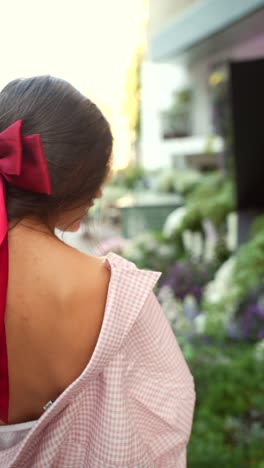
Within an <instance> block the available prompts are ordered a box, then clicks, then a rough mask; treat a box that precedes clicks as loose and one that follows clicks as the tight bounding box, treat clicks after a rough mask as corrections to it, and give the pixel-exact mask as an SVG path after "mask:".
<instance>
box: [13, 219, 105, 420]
mask: <svg viewBox="0 0 264 468" xmlns="http://www.w3.org/2000/svg"><path fill="white" fill-rule="evenodd" d="M25 225H26V226H27V227H25V226H23V225H18V226H16V227H14V228H13V229H12V230H11V231H10V233H9V284H8V295H7V308H6V334H7V348H8V361H9V385H10V404H9V421H10V423H17V422H22V421H23V422H24V421H29V420H33V419H36V418H38V417H39V416H40V415H41V414H42V413H43V406H44V405H45V404H46V403H47V402H48V401H50V400H51V401H53V400H54V399H56V398H57V397H58V396H59V394H60V393H61V392H62V391H63V390H64V389H65V388H66V387H67V386H68V385H69V384H70V383H71V382H72V381H73V380H74V379H76V378H77V377H78V375H79V374H80V373H81V371H82V370H83V369H84V367H85V366H86V365H87V364H88V362H89V359H90V357H91V355H92V352H93V350H94V347H95V344H96V341H97V338H98V335H99V333H100V328H101V324H102V320H103V315H104V307H105V301H106V295H107V288H108V282H109V271H108V270H107V269H106V268H105V266H104V265H103V260H102V259H100V258H95V257H89V256H87V255H84V254H82V253H80V252H78V251H76V250H75V249H72V248H71V247H69V246H67V245H65V244H63V243H62V242H61V241H60V240H59V239H57V238H55V237H54V236H51V235H50V234H49V233H48V231H46V232H45V229H44V232H42V231H41V230H36V227H34V225H33V226H32V225H30V224H26V223H25Z"/></svg>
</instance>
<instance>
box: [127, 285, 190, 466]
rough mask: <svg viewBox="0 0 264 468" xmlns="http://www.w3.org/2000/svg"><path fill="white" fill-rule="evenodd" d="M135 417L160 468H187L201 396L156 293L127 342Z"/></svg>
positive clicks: (128, 371)
mask: <svg viewBox="0 0 264 468" xmlns="http://www.w3.org/2000/svg"><path fill="white" fill-rule="evenodd" d="M126 344H127V352H128V358H127V359H128V367H127V376H126V377H127V389H128V393H129V401H130V410H131V418H132V420H133V422H134V425H135V428H136V430H137V433H138V434H139V436H140V437H141V440H142V443H143V444H144V446H145V447H146V451H147V453H148V455H149V458H150V460H151V462H152V463H153V466H154V467H157V468H185V467H186V446H187V444H188V441H189V437H190V432H191V427H192V418H193V410H194V403H195V391H194V382H193V378H192V375H191V373H190V371H189V369H188V366H187V364H186V362H185V360H184V357H183V355H182V352H181V350H180V348H179V346H178V343H177V341H176V338H175V336H174V334H173V332H172V329H171V327H170V325H169V322H168V320H167V318H166V317H165V314H164V312H163V311H162V309H161V307H160V305H159V302H158V300H157V298H156V296H155V295H154V293H153V292H151V294H150V295H149V296H148V298H147V300H146V302H145V304H144V306H143V308H142V310H141V312H140V314H139V315H138V318H137V320H136V322H135V323H134V325H133V327H132V329H131V330H130V333H129V336H128V337H127V341H126Z"/></svg>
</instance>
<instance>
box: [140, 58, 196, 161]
mask: <svg viewBox="0 0 264 468" xmlns="http://www.w3.org/2000/svg"><path fill="white" fill-rule="evenodd" d="M186 85H188V75H187V73H186V71H185V70H184V69H183V68H182V67H180V66H176V65H169V64H154V63H152V62H146V63H144V64H143V66H142V72H141V87H142V88H141V159H142V163H143V165H144V166H145V167H148V168H156V167H161V166H167V165H169V163H170V158H169V155H170V153H171V151H173V148H172V146H173V145H172V142H171V141H167V142H166V141H165V142H164V140H162V138H161V123H160V112H161V111H163V110H165V109H167V108H168V107H170V105H171V96H172V92H173V91H174V90H176V89H180V88H182V87H184V86H186Z"/></svg>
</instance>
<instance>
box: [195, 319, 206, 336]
mask: <svg viewBox="0 0 264 468" xmlns="http://www.w3.org/2000/svg"><path fill="white" fill-rule="evenodd" d="M205 325H206V317H205V315H204V314H200V315H197V317H196V318H195V319H194V326H195V329H196V332H197V333H198V334H200V335H202V334H203V333H204V332H205Z"/></svg>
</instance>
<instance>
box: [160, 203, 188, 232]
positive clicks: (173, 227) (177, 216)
mask: <svg viewBox="0 0 264 468" xmlns="http://www.w3.org/2000/svg"><path fill="white" fill-rule="evenodd" d="M186 211H187V210H186V208H185V207H184V206H181V207H180V208H177V209H176V210H174V211H172V213H170V214H169V216H168V217H167V219H166V221H165V224H164V226H163V234H164V236H166V237H171V236H172V235H173V234H174V233H175V232H176V231H177V229H179V228H180V226H181V223H182V221H183V218H184V216H185V214H186Z"/></svg>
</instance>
